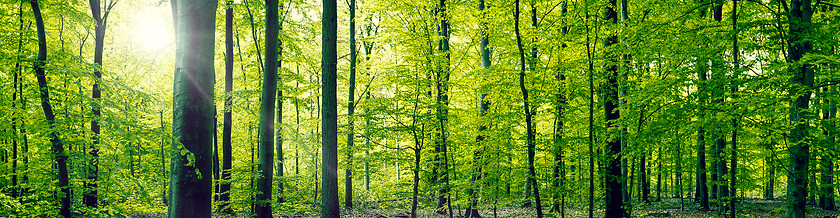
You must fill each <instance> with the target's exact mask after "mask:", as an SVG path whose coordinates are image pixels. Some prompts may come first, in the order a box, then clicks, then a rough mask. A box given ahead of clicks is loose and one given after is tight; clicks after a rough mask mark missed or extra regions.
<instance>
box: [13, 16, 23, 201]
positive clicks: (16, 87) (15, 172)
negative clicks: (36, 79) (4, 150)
mask: <svg viewBox="0 0 840 218" xmlns="http://www.w3.org/2000/svg"><path fill="white" fill-rule="evenodd" d="M19 3H20V5H19V6H18V20H19V22H20V25H19V27H18V30H19V31H20V32H19V33H18V37H19V38H18V48H17V52H18V54H22V51H23V1H21V2H19ZM20 58H21V57H20V55H18V56H17V57H16V60H15V68H14V70H15V71H14V72H13V74H14V76H13V77H14V80H13V85H12V86H13V88H14V90H13V91H12V199H17V198H18V195H19V193H21V192H19V190H20V187H18V172H21V171H20V170H18V140H19V139H20V136H21V135H19V133H18V130H17V127H18V126H17V125H18V122H17V111H18V110H17V103H18V95H21V96H20V99H23V92H21V90H20V89H19V87H20V88H22V87H23V84H20V83H21V80H22V79H23V78H19V77H22V76H23V71H22V70H23V68H22V67H21V66H20V63H21V60H20ZM18 84H20V85H18ZM20 106H21V107H24V105H23V104H22V102H21V104H20ZM21 117H23V116H21ZM20 121H21V123H23V119H21V120H20ZM21 128H23V125H21Z"/></svg>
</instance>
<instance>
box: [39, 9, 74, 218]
mask: <svg viewBox="0 0 840 218" xmlns="http://www.w3.org/2000/svg"><path fill="white" fill-rule="evenodd" d="M29 4H30V5H31V6H32V14H33V15H34V16H35V28H36V29H37V31H38V58H37V59H36V61H35V62H34V64H33V67H34V68H35V78H36V79H37V80H38V89H39V91H38V94H39V96H40V97H41V108H42V109H43V111H44V118H45V119H46V120H47V123H48V124H49V130H50V135H49V138H50V144H52V150H51V152H52V155H54V156H55V163H56V168H58V188H59V189H60V190H61V193H60V194H59V196H58V199H59V205H60V208H61V209H59V212H58V214H59V215H61V216H64V217H70V216H71V214H70V182H69V177H68V173H67V154H66V153H65V152H64V144H62V142H61V138H59V135H58V130H57V129H56V124H55V114H54V113H53V109H52V104H50V88H49V83H48V81H47V72H46V69H45V67H44V66H45V65H46V64H47V34H46V31H45V27H44V19H43V17H42V14H41V8H40V7H39V5H38V0H31V1H30V2H29Z"/></svg>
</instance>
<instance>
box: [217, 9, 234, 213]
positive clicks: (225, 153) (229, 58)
mask: <svg viewBox="0 0 840 218" xmlns="http://www.w3.org/2000/svg"><path fill="white" fill-rule="evenodd" d="M225 6H226V9H225V106H224V110H225V112H224V120H223V121H222V122H223V123H222V170H221V174H222V175H221V180H220V181H219V183H220V185H219V201H220V204H219V212H221V213H223V214H232V213H233V209H232V208H231V207H230V183H231V169H232V167H233V147H232V145H231V133H232V129H233V93H232V92H233V0H228V1H225Z"/></svg>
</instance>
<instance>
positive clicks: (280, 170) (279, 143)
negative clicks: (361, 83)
mask: <svg viewBox="0 0 840 218" xmlns="http://www.w3.org/2000/svg"><path fill="white" fill-rule="evenodd" d="M283 6H284V5H283V4H282V3H279V7H280V9H279V12H278V13H281V12H284V10H283ZM278 17H279V15H278ZM278 19H281V20H280V21H278V27H277V29H278V34H279V31H283V21H285V20H286V18H285V17H282V18H278ZM276 39H277V40H276V41H277V61H276V62H277V69H283V41H282V40H280V38H279V37H277V38H276ZM280 73H282V72H280V71H279V70H278V71H277V74H278V75H279V74H280ZM280 79H282V78H280V77H279V76H278V77H277V81H278V82H277V84H276V87H277V90H276V91H277V99H276V100H277V103H276V105H277V107H276V108H277V114H276V115H277V116H276V119H277V129H276V132H275V133H274V140H275V143H276V144H275V147H274V153H275V155H276V158H277V163H276V164H277V165H276V166H275V169H274V170H275V173H276V174H277V178H278V179H277V203H283V202H286V199H285V197H284V196H283V192H284V186H283V175H284V173H285V172H284V171H285V168H284V167H283V166H284V164H285V160H286V159H285V157H284V156H283V89H282V87H283V83H282V82H279V81H280ZM269 181H270V180H269Z"/></svg>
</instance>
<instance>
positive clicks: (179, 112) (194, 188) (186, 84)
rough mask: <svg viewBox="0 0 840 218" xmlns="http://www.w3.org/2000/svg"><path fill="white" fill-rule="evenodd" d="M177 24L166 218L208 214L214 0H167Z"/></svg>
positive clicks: (215, 3) (209, 199)
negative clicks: (184, 1)
mask: <svg viewBox="0 0 840 218" xmlns="http://www.w3.org/2000/svg"><path fill="white" fill-rule="evenodd" d="M172 4H173V6H172V7H173V11H175V12H177V13H174V16H175V20H176V22H175V24H176V28H175V30H176V37H175V38H176V55H175V56H176V61H175V66H176V68H175V89H174V94H173V96H174V100H173V101H174V109H173V121H172V125H173V126H172V129H173V133H172V136H173V138H175V139H177V140H176V141H174V142H173V144H172V147H173V151H172V161H171V168H172V169H171V171H172V177H171V178H170V196H169V197H170V199H169V203H170V205H169V217H184V216H194V217H210V215H211V211H210V209H211V205H210V203H211V198H212V189H211V183H212V181H211V175H212V174H211V172H210V170H211V165H210V164H211V163H210V161H211V155H212V153H211V152H212V148H211V144H212V143H213V124H214V122H213V115H214V110H213V98H214V97H213V94H212V93H213V91H212V90H213V82H214V67H213V54H214V51H213V50H214V46H213V44H214V41H215V37H214V36H215V21H216V20H215V11H216V6H217V1H207V0H204V1H195V2H190V4H177V3H176V2H175V1H173V2H172Z"/></svg>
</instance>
